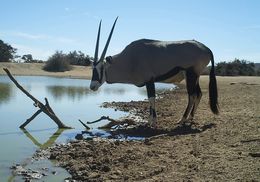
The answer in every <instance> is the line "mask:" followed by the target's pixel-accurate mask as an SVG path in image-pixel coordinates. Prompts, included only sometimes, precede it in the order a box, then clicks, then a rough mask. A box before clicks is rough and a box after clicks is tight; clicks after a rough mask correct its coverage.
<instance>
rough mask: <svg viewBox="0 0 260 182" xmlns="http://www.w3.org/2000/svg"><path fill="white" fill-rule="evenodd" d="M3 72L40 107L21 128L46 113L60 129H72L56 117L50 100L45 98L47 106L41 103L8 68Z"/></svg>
mask: <svg viewBox="0 0 260 182" xmlns="http://www.w3.org/2000/svg"><path fill="white" fill-rule="evenodd" d="M3 70H4V71H5V72H6V74H7V76H8V77H9V78H10V79H11V80H12V82H13V83H14V84H15V85H16V87H17V88H19V89H20V90H21V91H22V92H23V93H24V94H25V95H27V96H28V97H29V98H30V99H32V100H33V101H34V104H33V105H34V106H35V107H38V108H39V110H38V111H36V112H35V113H34V114H33V115H32V116H31V117H30V118H29V119H27V120H26V122H24V123H23V124H22V125H21V126H20V128H24V127H25V126H26V125H27V124H29V123H30V122H31V121H32V120H33V119H34V118H35V117H36V116H38V115H39V114H40V113H41V112H44V113H45V114H46V115H48V116H49V117H50V118H51V119H52V120H53V121H54V122H55V123H56V124H57V125H58V127H59V128H71V127H68V126H66V125H65V124H63V123H62V122H61V120H60V119H59V118H58V117H57V116H56V114H55V113H54V111H53V110H52V108H51V106H50V105H49V102H48V99H47V98H45V105H44V104H43V103H41V102H40V101H39V100H37V99H36V98H35V97H34V96H32V95H31V94H30V93H29V92H27V91H26V90H25V89H24V88H23V87H22V86H21V85H20V84H19V83H18V82H17V81H16V80H15V78H14V77H13V76H12V74H11V73H10V72H9V70H8V69H7V68H3Z"/></svg>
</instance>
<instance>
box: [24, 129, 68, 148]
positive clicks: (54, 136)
mask: <svg viewBox="0 0 260 182" xmlns="http://www.w3.org/2000/svg"><path fill="white" fill-rule="evenodd" d="M21 130H22V132H23V133H24V134H25V136H27V138H29V139H30V140H31V141H32V143H33V144H34V145H36V146H37V147H39V148H40V149H45V148H48V147H50V146H52V144H54V143H55V141H56V140H57V138H59V136H60V135H61V134H62V133H63V132H64V131H65V130H66V129H57V131H56V132H55V133H53V134H52V135H51V136H50V138H49V139H48V140H47V141H46V142H45V143H43V144H41V143H40V142H38V140H36V139H35V138H34V137H33V136H32V135H31V133H30V132H29V131H28V130H26V129H25V128H23V129H21Z"/></svg>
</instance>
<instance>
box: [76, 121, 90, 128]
mask: <svg viewBox="0 0 260 182" xmlns="http://www.w3.org/2000/svg"><path fill="white" fill-rule="evenodd" d="M79 122H80V123H81V124H82V125H83V126H84V127H85V128H86V130H89V129H90V127H88V126H87V125H86V124H85V123H83V122H82V121H81V120H80V119H79Z"/></svg>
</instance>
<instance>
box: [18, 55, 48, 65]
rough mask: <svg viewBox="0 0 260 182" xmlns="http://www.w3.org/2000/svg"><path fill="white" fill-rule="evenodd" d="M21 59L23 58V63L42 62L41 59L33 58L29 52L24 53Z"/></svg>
mask: <svg viewBox="0 0 260 182" xmlns="http://www.w3.org/2000/svg"><path fill="white" fill-rule="evenodd" d="M21 59H22V60H24V63H43V61H42V60H38V59H33V57H32V55H31V54H25V55H23V56H22V57H21Z"/></svg>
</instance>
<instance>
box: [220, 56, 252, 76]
mask: <svg viewBox="0 0 260 182" xmlns="http://www.w3.org/2000/svg"><path fill="white" fill-rule="evenodd" d="M216 75H219V76H254V75H257V71H256V70H255V64H254V63H252V62H249V61H246V60H239V59H235V60H234V61H232V62H220V63H218V64H217V66H216Z"/></svg>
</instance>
